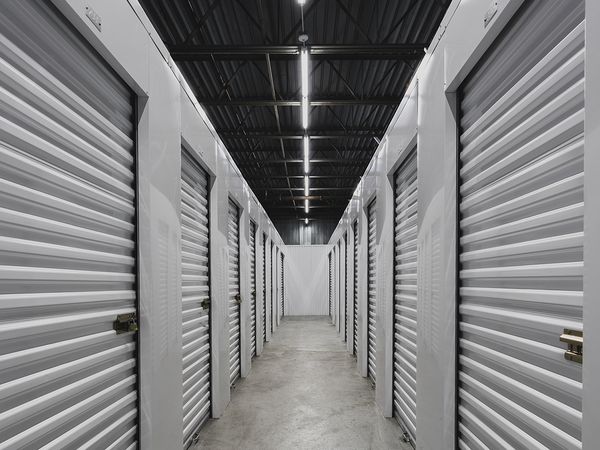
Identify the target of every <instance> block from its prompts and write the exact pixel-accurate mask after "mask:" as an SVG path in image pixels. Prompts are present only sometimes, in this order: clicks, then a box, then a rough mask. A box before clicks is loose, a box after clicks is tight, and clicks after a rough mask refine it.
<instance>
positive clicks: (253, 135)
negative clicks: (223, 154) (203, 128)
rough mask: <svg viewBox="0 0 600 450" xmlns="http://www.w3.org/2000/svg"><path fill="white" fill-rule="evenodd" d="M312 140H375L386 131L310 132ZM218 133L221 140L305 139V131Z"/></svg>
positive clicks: (223, 131)
mask: <svg viewBox="0 0 600 450" xmlns="http://www.w3.org/2000/svg"><path fill="white" fill-rule="evenodd" d="M309 131H310V132H309V135H310V139H311V140H319V139H341V138H353V139H358V138H369V139H370V138H374V137H380V136H383V134H384V133H385V130H372V129H360V128H356V129H348V130H346V131H343V130H309ZM217 133H218V134H219V136H220V137H221V139H277V140H279V139H298V140H301V139H302V138H303V137H304V130H298V131H282V132H281V133H279V132H278V131H277V130H272V131H271V130H268V131H258V130H256V131H252V130H247V131H246V133H240V132H239V131H235V130H233V131H232V130H217Z"/></svg>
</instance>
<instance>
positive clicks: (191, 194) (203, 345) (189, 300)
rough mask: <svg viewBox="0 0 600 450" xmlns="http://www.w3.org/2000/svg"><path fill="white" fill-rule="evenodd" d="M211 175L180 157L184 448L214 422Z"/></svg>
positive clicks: (188, 157) (192, 161) (190, 158)
mask: <svg viewBox="0 0 600 450" xmlns="http://www.w3.org/2000/svg"><path fill="white" fill-rule="evenodd" d="M208 242H209V226H208V174H207V173H206V171H204V170H203V169H202V168H201V167H199V166H198V164H197V163H196V162H195V161H194V159H193V157H192V156H190V155H189V154H188V153H187V151H185V150H183V151H182V155H181V283H182V286H181V319H182V345H183V443H184V448H187V447H189V446H190V445H191V443H192V441H193V438H194V434H195V433H196V432H197V430H198V429H199V428H200V426H201V425H202V424H204V423H205V422H206V420H208V418H209V417H210V315H209V307H210V304H209V302H210V299H209V295H210V289H209V260H208V258H209V252H208Z"/></svg>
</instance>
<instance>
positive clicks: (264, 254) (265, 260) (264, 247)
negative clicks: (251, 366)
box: [262, 233, 267, 342]
mask: <svg viewBox="0 0 600 450" xmlns="http://www.w3.org/2000/svg"><path fill="white" fill-rule="evenodd" d="M262 263H263V280H262V281H263V283H262V285H263V313H262V326H263V327H262V329H263V342H267V235H266V234H264V233H263V260H262Z"/></svg>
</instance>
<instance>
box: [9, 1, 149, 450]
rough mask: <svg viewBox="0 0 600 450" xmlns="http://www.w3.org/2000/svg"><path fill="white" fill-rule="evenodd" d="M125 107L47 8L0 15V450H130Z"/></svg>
mask: <svg viewBox="0 0 600 450" xmlns="http://www.w3.org/2000/svg"><path fill="white" fill-rule="evenodd" d="M134 102H135V97H134V95H133V93H132V91H131V90H130V89H129V88H128V86H127V85H126V84H125V83H124V82H123V81H122V80H121V79H120V78H119V77H118V76H117V75H116V74H115V73H114V72H113V70H112V69H111V68H110V67H109V66H108V65H107V64H106V63H105V61H104V60H103V59H102V58H101V57H100V55H99V54H98V53H97V52H96V51H95V50H94V49H93V48H92V47H91V46H90V45H89V44H88V43H87V42H86V41H85V40H84V39H83V37H82V36H81V35H80V34H79V33H78V32H77V31H76V30H75V28H74V27H73V26H72V25H71V24H70V23H69V22H68V21H67V20H66V19H65V18H64V17H63V16H62V15H61V14H60V13H59V12H58V11H57V10H56V9H55V8H54V7H53V6H52V5H51V3H50V2H41V1H38V2H33V1H22V2H5V3H3V4H2V8H0V160H1V161H2V164H0V261H1V262H0V264H1V265H0V399H1V401H0V448H6V449H20V448H42V447H43V448H75V447H82V448H87V447H97V448H108V447H110V446H114V447H119V448H125V447H129V446H135V445H136V442H137V422H138V412H137V411H138V410H137V395H138V394H137V348H136V340H137V338H136V335H135V333H132V332H124V333H122V334H117V332H116V331H115V329H114V328H113V323H114V322H115V320H116V319H117V316H118V315H120V314H129V313H137V293H136V243H135V232H136V186H135V184H136V180H135V172H136V165H135V143H134V136H135V125H134V111H135V110H134Z"/></svg>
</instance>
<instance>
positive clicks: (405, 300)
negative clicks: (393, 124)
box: [393, 148, 417, 445]
mask: <svg viewBox="0 0 600 450" xmlns="http://www.w3.org/2000/svg"><path fill="white" fill-rule="evenodd" d="M394 184H395V200H394V205H395V211H394V381H393V395H394V416H395V417H396V418H397V419H398V420H399V422H400V424H401V425H402V427H403V428H404V429H405V431H406V433H407V434H406V437H407V438H409V439H410V441H411V442H412V443H413V445H414V444H415V442H416V435H417V430H416V427H417V149H416V148H414V149H413V150H411V152H410V153H409V154H408V156H407V157H406V159H405V160H404V162H403V163H402V165H401V166H400V168H399V169H398V171H397V172H396V175H395V177H394Z"/></svg>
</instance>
